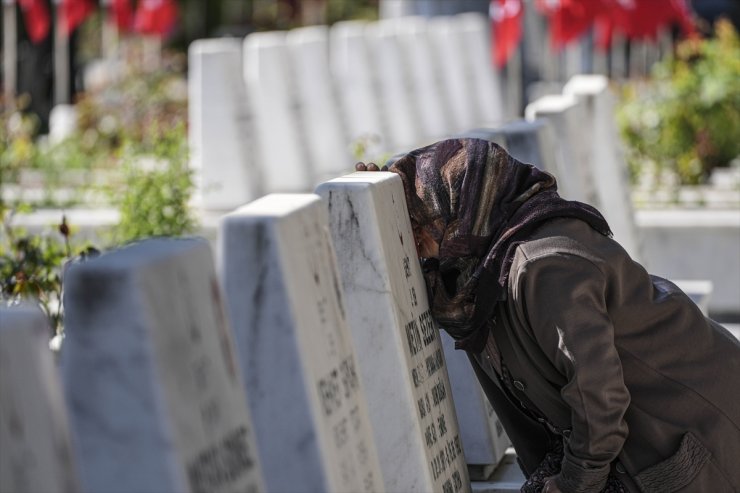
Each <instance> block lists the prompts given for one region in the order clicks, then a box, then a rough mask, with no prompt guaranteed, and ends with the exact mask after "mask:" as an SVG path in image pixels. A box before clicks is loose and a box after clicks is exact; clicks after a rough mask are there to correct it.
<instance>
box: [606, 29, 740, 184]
mask: <svg viewBox="0 0 740 493" xmlns="http://www.w3.org/2000/svg"><path fill="white" fill-rule="evenodd" d="M715 32H716V36H715V37H714V38H712V39H707V40H687V41H685V42H683V43H682V44H680V45H679V46H678V47H677V50H676V55H675V56H674V57H671V58H668V59H666V60H664V61H662V62H659V63H658V64H656V65H655V67H654V69H653V72H652V77H651V79H650V80H649V81H647V82H644V81H639V82H637V83H632V84H629V85H627V86H626V87H625V89H624V98H623V99H624V103H623V105H622V106H621V108H620V111H619V114H618V122H619V125H620V130H621V134H622V137H623V138H624V140H625V142H626V144H627V157H628V161H629V163H630V167H631V172H632V174H633V177H635V176H636V175H637V174H639V173H640V172H641V170H642V169H643V168H644V167H645V166H653V167H655V168H657V169H658V170H666V169H668V170H671V171H673V172H674V173H675V174H676V175H677V176H678V177H679V179H680V182H681V183H682V184H698V183H701V182H703V181H704V180H705V179H706V177H707V176H708V175H709V173H710V172H711V170H712V169H713V168H715V167H718V166H727V165H729V163H730V162H731V161H732V160H733V159H734V158H736V157H737V156H738V155H740V138H738V133H737V129H738V128H740V84H738V81H739V80H740V37H739V36H738V33H737V32H736V31H735V30H734V28H733V26H732V24H731V23H730V22H729V21H726V20H721V21H719V22H718V23H717V25H716V29H715Z"/></svg>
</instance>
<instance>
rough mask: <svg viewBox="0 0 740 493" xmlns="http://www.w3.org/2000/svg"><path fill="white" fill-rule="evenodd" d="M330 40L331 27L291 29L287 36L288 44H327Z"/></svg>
mask: <svg viewBox="0 0 740 493" xmlns="http://www.w3.org/2000/svg"><path fill="white" fill-rule="evenodd" d="M328 39H329V27H328V26H325V25H320V26H304V27H298V28H295V29H291V30H290V31H288V34H287V41H288V43H325V42H326V41H327V40H328Z"/></svg>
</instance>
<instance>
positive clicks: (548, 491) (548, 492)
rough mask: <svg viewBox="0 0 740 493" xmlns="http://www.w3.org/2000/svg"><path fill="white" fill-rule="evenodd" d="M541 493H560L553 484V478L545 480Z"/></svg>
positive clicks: (554, 483) (556, 485)
mask: <svg viewBox="0 0 740 493" xmlns="http://www.w3.org/2000/svg"><path fill="white" fill-rule="evenodd" d="M542 493H561V491H560V488H558V484H557V483H556V482H555V476H550V477H549V478H547V479H545V486H543V487H542Z"/></svg>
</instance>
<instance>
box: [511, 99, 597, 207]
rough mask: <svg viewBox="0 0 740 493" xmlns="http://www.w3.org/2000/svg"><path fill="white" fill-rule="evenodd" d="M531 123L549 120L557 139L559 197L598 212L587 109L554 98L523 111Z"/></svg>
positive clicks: (573, 102)
mask: <svg viewBox="0 0 740 493" xmlns="http://www.w3.org/2000/svg"><path fill="white" fill-rule="evenodd" d="M524 115H525V118H526V119H527V120H529V121H533V120H536V119H542V120H547V121H548V122H549V123H550V125H551V126H552V129H553V131H554V133H555V135H556V137H557V144H558V145H557V147H556V149H555V151H556V152H559V153H560V158H561V162H562V163H563V167H564V169H563V170H562V171H561V172H560V173H559V174H558V175H557V176H556V178H557V179H558V186H559V192H560V194H561V195H562V196H563V197H564V198H566V199H569V200H578V201H581V202H585V203H587V204H591V205H593V206H594V207H597V208H599V207H600V206H601V204H600V203H599V197H598V194H597V193H596V187H595V183H594V178H593V172H592V170H591V164H590V162H589V160H590V157H591V151H590V148H589V143H590V140H591V139H592V135H591V130H592V129H591V128H590V127H589V126H588V124H587V123H586V121H587V119H586V108H585V106H584V104H583V103H582V102H579V101H578V100H577V99H576V98H575V97H574V96H566V95H562V94H551V95H547V96H543V97H541V98H539V99H537V100H535V101H533V102H531V103H529V104H528V105H527V107H526V108H525V110H524Z"/></svg>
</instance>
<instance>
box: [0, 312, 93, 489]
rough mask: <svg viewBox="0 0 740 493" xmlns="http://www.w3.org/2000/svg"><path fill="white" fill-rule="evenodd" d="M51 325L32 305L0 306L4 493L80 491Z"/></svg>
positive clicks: (0, 461) (0, 478)
mask: <svg viewBox="0 0 740 493" xmlns="http://www.w3.org/2000/svg"><path fill="white" fill-rule="evenodd" d="M49 334H50V330H49V322H48V320H47V318H46V315H44V314H43V313H42V312H41V310H40V309H39V308H38V307H36V306H32V305H30V304H29V305H20V306H15V307H12V308H10V307H5V306H0V491H2V492H3V493H5V492H8V493H37V492H48V493H54V492H60V493H61V492H75V491H79V485H78V480H77V473H76V470H75V465H74V464H75V461H74V460H73V457H72V452H71V447H70V436H69V427H68V426H69V425H68V421H67V414H66V409H65V407H64V399H63V397H62V392H61V390H60V385H59V379H58V375H57V370H56V368H55V366H54V361H53V359H52V358H53V355H52V352H51V351H50V350H49Z"/></svg>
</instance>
